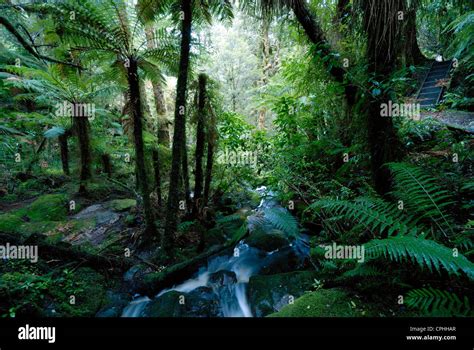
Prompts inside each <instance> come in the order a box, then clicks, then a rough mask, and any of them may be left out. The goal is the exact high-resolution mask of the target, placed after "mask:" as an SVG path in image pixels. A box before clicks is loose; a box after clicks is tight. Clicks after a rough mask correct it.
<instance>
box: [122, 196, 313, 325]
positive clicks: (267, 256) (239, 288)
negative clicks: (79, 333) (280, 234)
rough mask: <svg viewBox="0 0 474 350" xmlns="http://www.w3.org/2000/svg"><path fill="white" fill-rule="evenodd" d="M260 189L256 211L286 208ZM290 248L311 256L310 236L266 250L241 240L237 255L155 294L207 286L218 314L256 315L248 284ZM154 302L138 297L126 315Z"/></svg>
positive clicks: (136, 313)
mask: <svg viewBox="0 0 474 350" xmlns="http://www.w3.org/2000/svg"><path fill="white" fill-rule="evenodd" d="M256 191H257V192H258V193H259V194H261V195H262V200H261V202H260V205H259V206H258V207H257V208H256V209H255V212H257V211H259V210H263V209H265V208H279V209H281V210H286V209H284V208H282V207H281V206H280V205H279V204H278V203H277V202H276V201H275V200H274V199H273V194H272V193H271V192H270V193H266V188H265V187H261V188H258V189H257V190H256ZM249 222H251V220H249ZM269 229H271V227H269ZM249 230H250V232H252V227H251V224H249ZM290 250H293V251H294V252H296V255H297V256H299V257H301V258H304V256H307V254H308V248H307V237H306V236H305V235H300V237H298V238H297V239H296V240H294V241H293V242H292V243H291V244H290V245H289V246H287V247H284V248H281V249H279V250H276V251H273V252H264V251H261V250H259V249H257V248H253V247H250V246H248V245H247V244H245V243H244V242H243V241H240V242H239V243H238V244H237V245H236V246H235V248H234V254H231V255H220V256H215V257H212V258H210V259H209V260H208V263H207V266H203V267H201V268H199V269H198V271H197V273H196V274H195V276H194V277H193V278H190V279H188V280H186V281H184V282H183V283H181V284H179V285H176V286H174V287H172V288H169V289H164V290H162V291H160V292H159V293H158V294H157V295H156V296H155V299H156V298H159V297H161V296H162V295H164V294H165V293H167V292H170V291H177V292H182V293H190V292H192V291H196V290H198V288H200V287H207V288H211V289H212V292H213V293H214V294H215V296H216V298H217V300H218V303H219V310H220V312H219V315H216V316H221V317H252V316H253V315H252V311H251V307H250V304H249V301H248V298H247V285H248V282H249V279H250V277H252V276H254V275H256V274H257V273H258V272H259V270H260V269H261V268H262V266H264V265H267V266H268V264H271V263H272V261H276V260H278V259H285V257H286V254H287V253H288V251H290ZM151 301H152V300H151V299H150V298H148V297H143V296H137V297H136V298H135V299H134V300H132V301H131V302H130V304H128V306H127V307H126V308H125V309H124V310H123V313H122V317H141V316H144V315H143V312H144V310H145V308H146V306H147V305H148V304H149V303H150V302H151ZM203 316H205V315H203Z"/></svg>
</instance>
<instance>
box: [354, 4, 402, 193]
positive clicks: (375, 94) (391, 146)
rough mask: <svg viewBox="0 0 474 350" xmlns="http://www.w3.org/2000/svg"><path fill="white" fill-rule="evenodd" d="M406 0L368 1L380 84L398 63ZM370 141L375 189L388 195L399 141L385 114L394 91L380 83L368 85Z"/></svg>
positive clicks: (373, 72) (370, 53)
mask: <svg viewBox="0 0 474 350" xmlns="http://www.w3.org/2000/svg"><path fill="white" fill-rule="evenodd" d="M403 1H404V0H386V1H379V0H365V1H364V2H363V10H364V28H365V31H366V33H367V59H368V73H369V75H370V76H372V77H373V79H374V80H375V81H377V82H379V83H382V82H385V83H387V79H388V78H389V77H390V76H391V74H392V73H393V71H394V69H395V67H396V63H397V52H399V51H398V50H399V48H400V41H399V40H397V38H399V37H400V36H399V35H400V34H401V29H402V28H401V26H402V22H401V21H400V20H399V18H398V14H399V11H401V10H402V9H403V6H404V3H403ZM369 90H370V91H371V94H370V95H369V107H368V119H367V122H368V125H367V127H368V140H369V148H370V156H371V168H372V177H373V182H374V185H375V190H376V191H377V192H378V193H379V194H381V195H385V194H387V193H388V192H389V191H390V189H391V177H390V171H389V169H388V168H387V167H385V166H384V164H385V163H387V162H392V161H395V160H396V159H397V158H398V152H399V150H400V145H399V141H398V138H397V135H396V133H395V129H394V126H393V123H392V119H391V118H390V117H382V116H381V113H380V110H381V106H382V104H388V101H389V100H390V94H391V91H390V90H389V89H384V88H383V87H381V86H379V85H377V86H376V85H372V86H369Z"/></svg>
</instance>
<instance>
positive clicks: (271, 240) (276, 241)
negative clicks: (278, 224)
mask: <svg viewBox="0 0 474 350" xmlns="http://www.w3.org/2000/svg"><path fill="white" fill-rule="evenodd" d="M245 243H247V244H248V245H249V246H251V247H254V248H258V249H261V250H264V251H266V252H271V251H274V250H276V249H280V248H283V247H285V246H287V245H289V244H290V242H289V240H288V238H287V237H286V235H285V233H283V232H281V231H279V230H271V231H269V232H263V231H262V230H255V231H253V232H252V233H251V234H250V236H249V237H248V238H247V239H246V240H245Z"/></svg>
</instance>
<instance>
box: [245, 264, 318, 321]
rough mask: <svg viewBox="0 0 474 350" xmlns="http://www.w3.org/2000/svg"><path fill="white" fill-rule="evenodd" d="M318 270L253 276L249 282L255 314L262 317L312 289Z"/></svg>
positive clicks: (249, 293)
mask: <svg viewBox="0 0 474 350" xmlns="http://www.w3.org/2000/svg"><path fill="white" fill-rule="evenodd" d="M315 278H316V272H314V271H296V272H288V273H280V274H275V275H265V276H253V277H251V278H250V281H249V284H248V293H247V295H248V298H249V302H250V305H251V308H252V313H253V314H254V316H257V317H262V316H266V315H268V314H271V313H273V312H275V311H278V310H280V309H281V308H282V307H284V306H285V305H288V304H289V303H291V302H293V301H294V299H296V298H298V297H299V296H301V295H302V294H303V293H304V292H305V291H307V290H310V289H311V286H312V284H313V283H314V279H315Z"/></svg>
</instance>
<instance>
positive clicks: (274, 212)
mask: <svg viewBox="0 0 474 350" xmlns="http://www.w3.org/2000/svg"><path fill="white" fill-rule="evenodd" d="M264 219H265V221H267V222H269V223H270V224H271V225H273V226H274V227H276V228H277V229H278V230H281V231H283V232H284V233H285V234H287V235H288V236H290V237H296V236H298V234H299V229H298V221H296V219H295V217H294V216H293V215H291V214H290V213H289V212H288V211H287V210H286V209H281V208H268V209H264Z"/></svg>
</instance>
